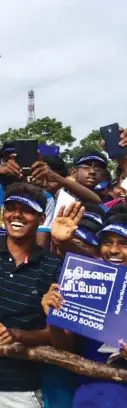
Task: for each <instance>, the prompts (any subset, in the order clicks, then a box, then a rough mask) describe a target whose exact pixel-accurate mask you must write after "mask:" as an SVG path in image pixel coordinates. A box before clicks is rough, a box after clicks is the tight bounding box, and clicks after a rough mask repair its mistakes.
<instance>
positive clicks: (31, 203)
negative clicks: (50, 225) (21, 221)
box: [5, 196, 43, 214]
mask: <svg viewBox="0 0 127 408" xmlns="http://www.w3.org/2000/svg"><path fill="white" fill-rule="evenodd" d="M10 201H17V202H19V203H22V204H25V205H27V206H28V207H30V208H32V209H33V210H34V211H36V212H38V213H39V214H42V213H43V209H42V208H41V206H40V205H39V204H38V203H37V202H36V201H34V200H31V199H29V198H26V197H21V196H10V197H8V198H7V199H6V200H5V204H6V203H8V202H10Z"/></svg>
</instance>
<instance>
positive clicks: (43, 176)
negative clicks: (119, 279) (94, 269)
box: [0, 130, 127, 408]
mask: <svg viewBox="0 0 127 408" xmlns="http://www.w3.org/2000/svg"><path fill="white" fill-rule="evenodd" d="M120 137H121V146H123V147H124V146H127V133H126V131H124V130H123V132H122V133H121V135H120ZM126 177H127V157H126V156H125V157H124V158H123V159H122V160H117V168H116V174H115V176H114V177H113V178H112V175H111V174H110V171H109V167H108V159H107V155H106V154H105V153H101V152H100V151H97V150H89V151H86V150H84V152H83V153H82V156H80V157H76V158H75V160H74V162H73V164H72V167H71V169H68V166H67V164H66V163H65V162H64V160H63V159H62V158H61V157H60V156H57V157H54V156H45V157H44V158H43V157H41V156H40V155H38V160H37V161H36V162H35V163H33V165H32V168H31V176H30V178H29V180H28V179H27V178H26V177H25V176H24V174H23V171H22V168H20V166H19V164H18V163H17V161H16V154H15V147H14V143H13V142H9V141H8V142H5V143H4V144H3V147H2V148H1V151H0V208H1V216H0V316H1V317H0V345H1V346H4V345H10V344H13V342H19V343H22V344H23V345H24V346H40V345H42V346H43V345H50V346H53V347H56V348H59V349H63V350H68V351H71V352H72V353H73V352H75V353H77V354H80V355H81V356H84V357H86V358H88V359H90V360H94V361H98V362H103V363H106V361H107V358H108V353H107V352H106V351H105V352H104V351H103V352H100V351H99V349H100V343H99V342H97V341H94V340H90V339H88V338H86V337H81V336H77V335H75V334H74V333H71V332H69V331H67V330H63V329H59V328H57V327H54V326H49V325H47V324H46V319H47V315H48V313H49V308H50V306H52V307H54V308H56V309H59V308H60V307H61V306H62V305H63V304H64V302H65V299H64V298H63V295H62V292H61V291H59V290H58V289H60V288H59V285H58V279H59V275H60V271H61V268H62V264H63V260H64V257H65V255H66V253H67V252H71V253H75V254H81V255H84V256H85V257H92V258H96V259H103V260H104V261H106V262H109V263H110V264H115V265H121V266H122V265H123V266H125V265H127V201H126V197H127V191H126V189H125V188H123V187H122V186H121V183H122V181H123V180H124V179H126ZM62 191H64V192H66V193H67V194H68V196H69V197H71V198H72V202H71V204H70V205H66V202H63V203H62V206H61V208H59V210H58V212H57V214H55V217H54V213H55V210H56V207H57V203H58V200H59V195H60V194H61V192H62ZM122 346H123V347H124V348H125V350H126V345H124V343H122ZM123 364H124V365H125V362H123ZM119 404H121V407H122V408H125V407H126V406H127V387H126V384H123V383H122V384H121V383H119V382H118V383H115V382H113V381H106V382H105V381H102V380H96V379H94V380H93V379H92V378H87V377H85V376H81V377H80V376H78V375H73V374H72V373H70V372H69V371H68V372H67V371H65V370H61V369H60V368H57V367H55V366H53V367H49V366H47V365H43V366H42V365H41V364H40V363H37V362H31V361H24V360H20V359H14V358H11V359H9V358H5V357H1V358H0V407H1V408H9V407H10V408H11V407H14V408H15V407H16V408H24V407H31V408H32V407H37V408H39V407H44V408H58V407H59V408H65V407H66V408H71V407H72V408H87V407H95V408H107V407H108V408H116V406H119Z"/></svg>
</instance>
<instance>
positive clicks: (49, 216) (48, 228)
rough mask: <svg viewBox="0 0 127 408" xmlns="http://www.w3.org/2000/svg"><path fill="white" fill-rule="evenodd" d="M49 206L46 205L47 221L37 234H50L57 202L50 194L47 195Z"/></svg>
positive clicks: (40, 226)
mask: <svg viewBox="0 0 127 408" xmlns="http://www.w3.org/2000/svg"><path fill="white" fill-rule="evenodd" d="M46 197H47V205H46V211H45V214H46V220H45V222H44V224H43V225H39V227H38V230H37V232H50V231H51V226H52V222H53V216H54V211H55V200H54V198H53V196H52V195H51V194H49V193H46Z"/></svg>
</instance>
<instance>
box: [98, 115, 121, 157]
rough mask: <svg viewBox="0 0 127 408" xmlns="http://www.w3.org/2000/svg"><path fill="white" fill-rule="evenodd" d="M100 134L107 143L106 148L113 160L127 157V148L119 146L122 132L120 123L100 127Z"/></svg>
mask: <svg viewBox="0 0 127 408" xmlns="http://www.w3.org/2000/svg"><path fill="white" fill-rule="evenodd" d="M100 132H101V134H102V137H103V139H104V141H105V147H106V150H107V152H108V154H109V157H110V158H111V159H117V158H119V159H120V158H122V157H124V156H126V155H127V147H122V146H120V145H119V142H120V140H121V139H120V133H121V132H120V130H119V125H118V123H113V124H111V125H108V126H103V127H100Z"/></svg>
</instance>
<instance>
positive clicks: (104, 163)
mask: <svg viewBox="0 0 127 408" xmlns="http://www.w3.org/2000/svg"><path fill="white" fill-rule="evenodd" d="M92 160H95V161H98V162H100V163H101V164H102V165H103V166H105V167H106V166H107V164H106V161H105V160H103V159H102V158H101V157H98V156H96V155H95V156H94V155H90V156H86V157H81V158H80V159H79V160H77V161H75V165H76V166H81V165H82V164H85V163H86V162H88V161H92Z"/></svg>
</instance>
